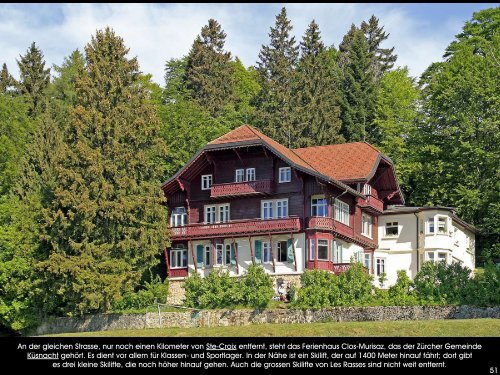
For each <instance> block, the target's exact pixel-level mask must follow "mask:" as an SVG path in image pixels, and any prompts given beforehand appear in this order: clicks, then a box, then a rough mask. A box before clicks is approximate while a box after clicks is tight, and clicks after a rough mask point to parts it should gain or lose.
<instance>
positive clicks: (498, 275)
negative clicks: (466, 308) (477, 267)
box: [463, 263, 500, 306]
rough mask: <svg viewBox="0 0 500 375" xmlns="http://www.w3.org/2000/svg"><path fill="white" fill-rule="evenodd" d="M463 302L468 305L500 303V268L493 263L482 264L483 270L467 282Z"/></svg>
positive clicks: (495, 304)
mask: <svg viewBox="0 0 500 375" xmlns="http://www.w3.org/2000/svg"><path fill="white" fill-rule="evenodd" d="M463 303H465V304H469V305H481V306H498V305H500V268H499V267H498V266H496V265H495V264H493V263H487V264H486V265H485V266H484V272H482V273H480V274H478V275H476V276H475V277H474V279H472V280H471V282H470V283H469V284H468V286H467V288H466V291H465V293H464V298H463Z"/></svg>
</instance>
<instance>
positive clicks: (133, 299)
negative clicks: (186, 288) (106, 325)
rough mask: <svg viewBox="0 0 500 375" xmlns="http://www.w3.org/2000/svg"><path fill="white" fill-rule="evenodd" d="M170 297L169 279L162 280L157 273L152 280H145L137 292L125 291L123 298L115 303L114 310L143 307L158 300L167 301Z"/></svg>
mask: <svg viewBox="0 0 500 375" xmlns="http://www.w3.org/2000/svg"><path fill="white" fill-rule="evenodd" d="M167 297H168V279H165V280H164V281H161V278H160V276H158V275H156V277H155V278H153V279H152V280H151V281H150V282H147V281H146V282H145V283H144V286H143V287H142V289H139V290H138V291H137V292H132V293H125V294H124V295H123V298H122V299H121V300H119V301H117V302H115V303H113V310H129V309H142V308H144V307H148V306H151V305H153V304H154V303H155V301H158V302H160V303H166V302H167Z"/></svg>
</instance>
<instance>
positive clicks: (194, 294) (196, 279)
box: [184, 272, 204, 308]
mask: <svg viewBox="0 0 500 375" xmlns="http://www.w3.org/2000/svg"><path fill="white" fill-rule="evenodd" d="M203 287H204V281H203V279H202V277H201V276H200V274H199V273H198V272H194V273H192V274H190V275H189V277H188V278H186V280H185V281H184V291H185V294H184V304H185V305H186V306H187V307H193V308H198V307H200V304H201V303H200V298H201V296H202V295H203Z"/></svg>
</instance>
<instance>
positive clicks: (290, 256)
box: [287, 238, 295, 263]
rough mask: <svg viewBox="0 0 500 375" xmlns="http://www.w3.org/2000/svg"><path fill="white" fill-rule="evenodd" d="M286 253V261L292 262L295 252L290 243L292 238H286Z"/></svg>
mask: <svg viewBox="0 0 500 375" xmlns="http://www.w3.org/2000/svg"><path fill="white" fill-rule="evenodd" d="M287 242H288V249H287V250H288V253H287V258H288V259H287V260H288V263H293V261H294V259H295V254H294V253H293V243H292V239H291V238H289V239H288V241H287Z"/></svg>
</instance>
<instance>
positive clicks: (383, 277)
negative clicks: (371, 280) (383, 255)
mask: <svg viewBox="0 0 500 375" xmlns="http://www.w3.org/2000/svg"><path fill="white" fill-rule="evenodd" d="M386 281H387V274H386V273H385V272H382V273H381V274H380V276H379V277H378V283H379V284H380V287H381V288H383V287H384V285H385V282H386Z"/></svg>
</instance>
